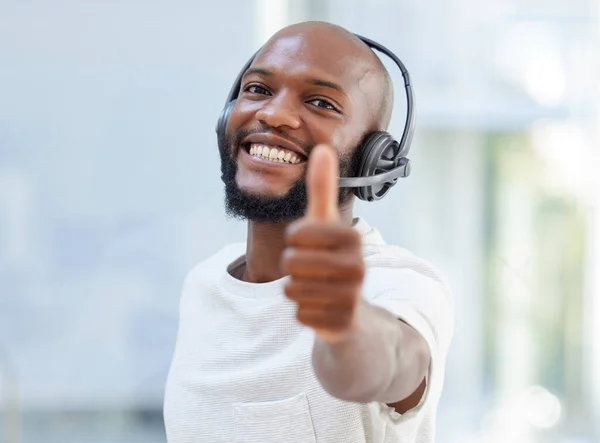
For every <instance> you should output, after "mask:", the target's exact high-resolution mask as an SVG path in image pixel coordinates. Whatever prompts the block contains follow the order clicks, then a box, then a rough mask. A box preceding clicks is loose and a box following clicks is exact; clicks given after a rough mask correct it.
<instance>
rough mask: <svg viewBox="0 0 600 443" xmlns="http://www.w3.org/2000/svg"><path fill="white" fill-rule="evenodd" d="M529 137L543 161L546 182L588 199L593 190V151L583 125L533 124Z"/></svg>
mask: <svg viewBox="0 0 600 443" xmlns="http://www.w3.org/2000/svg"><path fill="white" fill-rule="evenodd" d="M531 138H532V144H533V149H534V150H535V151H536V153H537V154H538V156H539V158H540V159H541V161H542V162H543V177H542V178H543V179H544V180H545V183H546V185H548V186H551V187H558V188H559V190H565V189H566V190H568V191H570V192H574V193H575V194H576V195H578V196H583V197H586V198H588V197H589V195H587V194H589V193H590V191H592V190H593V189H594V187H593V180H594V177H595V174H594V172H593V171H594V168H595V165H594V161H593V158H594V156H595V152H594V151H593V150H592V149H591V147H590V143H589V141H588V136H587V135H586V133H585V131H584V130H583V128H582V127H581V126H579V125H576V124H573V123H568V122H567V123H546V122H540V123H537V124H535V125H534V126H533V127H532V131H531Z"/></svg>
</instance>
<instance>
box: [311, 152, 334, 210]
mask: <svg viewBox="0 0 600 443" xmlns="http://www.w3.org/2000/svg"><path fill="white" fill-rule="evenodd" d="M307 168H308V170H307V172H306V191H307V194H308V207H307V210H306V216H307V217H309V218H312V219H314V220H320V221H337V220H338V219H339V217H340V215H339V209H338V180H339V164H338V157H337V153H336V152H335V151H334V149H333V148H331V147H330V146H327V145H317V146H316V147H315V148H314V149H313V150H312V152H311V153H310V157H309V159H308V166H307Z"/></svg>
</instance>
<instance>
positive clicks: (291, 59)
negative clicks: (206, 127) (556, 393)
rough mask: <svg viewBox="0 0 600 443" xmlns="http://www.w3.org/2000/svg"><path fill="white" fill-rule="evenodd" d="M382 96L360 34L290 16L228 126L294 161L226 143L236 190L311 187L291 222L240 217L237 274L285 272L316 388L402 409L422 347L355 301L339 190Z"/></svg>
mask: <svg viewBox="0 0 600 443" xmlns="http://www.w3.org/2000/svg"><path fill="white" fill-rule="evenodd" d="M331 54H340V55H339V56H338V55H336V56H332V55H331ZM334 85H335V86H334ZM390 94H391V89H390V82H389V78H388V77H387V73H386V71H385V69H384V68H383V66H382V64H381V62H380V61H379V59H378V58H377V56H376V55H375V54H374V53H373V51H372V50H371V49H370V48H368V47H367V46H366V45H364V43H362V42H361V41H360V40H358V39H356V38H355V37H354V36H353V35H352V34H350V33H348V32H347V31H346V30H344V29H343V28H339V27H337V26H334V25H331V24H327V23H320V22H308V23H302V24H297V25H293V26H290V27H287V28H284V29H283V30H281V31H280V32H278V33H277V34H275V35H274V36H273V37H272V38H271V39H270V40H269V41H268V42H267V43H266V45H265V46H264V47H263V48H262V50H261V51H260V53H259V54H258V55H257V57H256V58H255V60H254V62H253V64H252V66H251V67H250V69H249V70H248V71H247V73H246V75H245V76H244V78H243V80H242V91H241V93H240V96H239V97H238V100H237V102H236V106H235V107H234V109H233V111H232V114H231V116H230V119H229V121H228V126H227V132H228V134H229V135H230V136H232V135H233V134H236V133H238V132H239V131H250V132H251V131H253V130H258V129H260V130H262V131H268V132H269V133H272V134H277V135H280V136H282V137H284V138H285V139H286V140H287V141H288V142H290V143H292V144H293V145H294V147H295V148H296V149H297V151H299V152H302V155H301V158H302V161H301V162H300V163H298V164H283V163H271V162H268V161H264V160H263V161H260V160H257V159H256V158H253V157H251V156H250V155H249V154H248V153H247V152H246V149H245V147H244V143H243V142H242V143H239V144H232V146H231V147H230V148H231V152H230V154H231V156H232V158H234V159H236V162H237V172H236V176H235V181H236V183H237V186H238V187H239V188H240V189H241V190H242V191H243V192H244V193H246V194H248V195H255V196H261V197H262V196H264V197H265V198H285V195H286V193H287V192H288V191H289V190H290V189H291V188H292V187H293V186H294V184H295V183H297V182H298V181H299V180H302V179H305V184H306V190H307V194H308V202H307V208H306V211H305V213H304V216H303V217H300V218H299V219H297V220H292V221H284V222H268V221H267V222H265V221H260V222H257V221H253V220H249V221H248V240H247V251H246V260H245V266H244V267H243V269H241V270H239V274H238V275H236V276H237V277H238V278H240V279H242V280H244V281H248V282H253V283H264V282H269V281H274V280H277V279H280V278H282V277H284V276H289V277H290V278H289V282H288V283H287V285H286V287H285V293H286V295H287V297H289V298H290V299H291V300H293V301H294V302H295V303H296V304H297V307H298V309H297V318H298V320H299V321H300V322H301V323H302V324H304V325H305V326H307V327H310V328H312V329H313V330H314V331H315V334H316V339H315V345H314V349H313V367H314V369H315V374H316V375H317V377H318V379H319V380H320V382H321V384H322V386H323V387H324V389H326V390H327V391H328V392H329V393H330V394H331V395H333V396H335V397H338V398H340V399H344V400H348V401H356V402H370V401H380V402H384V403H387V404H388V405H390V406H392V407H394V408H395V409H396V410H397V411H398V412H400V413H404V412H406V411H407V410H409V409H411V408H413V407H415V406H416V405H417V403H418V402H419V400H420V399H421V397H422V395H423V392H424V390H425V381H424V380H425V375H426V371H427V369H428V366H429V362H430V355H429V351H428V348H427V345H426V343H425V341H424V340H423V338H422V337H421V336H420V335H419V334H418V333H417V332H416V331H415V330H414V329H412V328H411V327H410V326H409V325H407V324H405V323H404V322H402V321H400V320H398V319H397V318H396V317H394V316H393V315H392V314H390V313H389V312H387V311H384V310H382V309H379V308H376V307H374V306H371V305H369V304H368V303H367V302H365V301H364V300H363V298H362V288H363V282H364V276H365V264H364V261H363V257H362V251H361V239H360V236H359V234H358V233H357V231H356V230H355V229H354V228H353V227H352V220H353V204H354V197H353V196H352V194H350V193H346V194H345V195H344V196H343V198H342V199H340V198H339V196H340V194H339V189H338V188H337V177H338V176H339V159H340V158H344V157H345V158H347V157H349V156H352V155H353V154H354V151H355V149H356V146H358V145H359V143H360V141H361V140H362V139H363V137H364V136H365V134H367V133H369V132H371V131H375V130H381V129H385V127H387V124H388V122H389V118H390V113H391V105H390V103H391V99H390V97H389V96H390Z"/></svg>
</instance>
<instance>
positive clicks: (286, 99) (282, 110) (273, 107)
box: [256, 91, 300, 129]
mask: <svg viewBox="0 0 600 443" xmlns="http://www.w3.org/2000/svg"><path fill="white" fill-rule="evenodd" d="M256 119H257V120H258V121H260V122H261V123H262V124H264V125H268V126H270V127H272V128H281V127H284V126H287V127H288V128H290V129H298V128H299V127H300V116H299V114H298V109H297V104H296V101H295V100H294V98H293V97H292V96H291V94H289V93H286V92H283V91H281V92H279V94H277V95H275V96H273V97H272V98H271V99H270V100H268V101H265V102H264V105H263V106H262V107H261V108H260V109H259V110H258V111H257V112H256Z"/></svg>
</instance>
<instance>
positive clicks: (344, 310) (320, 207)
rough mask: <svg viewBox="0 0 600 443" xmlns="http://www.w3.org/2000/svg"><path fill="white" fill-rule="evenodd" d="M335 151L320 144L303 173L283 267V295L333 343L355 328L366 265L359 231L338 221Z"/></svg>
mask: <svg viewBox="0 0 600 443" xmlns="http://www.w3.org/2000/svg"><path fill="white" fill-rule="evenodd" d="M338 177H339V166H338V159H337V155H336V152H335V151H334V150H333V149H332V148H330V147H328V146H324V145H319V146H317V147H315V149H314V150H313V151H312V153H311V154H310V158H309V160H308V170H307V173H306V188H307V193H308V207H307V211H306V215H305V216H304V217H303V218H302V219H300V220H298V221H296V222H294V223H293V224H291V225H290V226H289V227H288V229H287V231H286V243H287V247H286V249H285V250H284V253H283V255H282V267H283V270H284V272H286V273H287V274H289V276H290V281H289V283H288V284H287V285H286V286H285V294H286V295H287V297H288V298H290V299H291V300H293V301H295V302H296V303H297V305H298V311H297V318H298V321H300V322H301V323H302V324H304V325H306V326H309V327H311V328H313V329H314V330H315V333H316V334H317V336H318V337H320V338H321V339H323V340H325V341H327V342H337V341H340V340H342V339H343V338H344V336H345V335H346V334H347V333H349V332H351V331H352V330H353V326H354V325H355V318H356V311H357V308H358V307H359V306H360V300H361V290H362V283H363V278H364V274H365V266H364V261H363V257H362V250H361V238H360V235H359V233H358V232H357V231H356V230H355V229H354V228H353V227H351V226H348V225H345V224H343V223H342V221H341V219H340V213H339V209H338Z"/></svg>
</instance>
